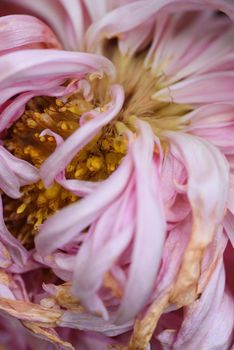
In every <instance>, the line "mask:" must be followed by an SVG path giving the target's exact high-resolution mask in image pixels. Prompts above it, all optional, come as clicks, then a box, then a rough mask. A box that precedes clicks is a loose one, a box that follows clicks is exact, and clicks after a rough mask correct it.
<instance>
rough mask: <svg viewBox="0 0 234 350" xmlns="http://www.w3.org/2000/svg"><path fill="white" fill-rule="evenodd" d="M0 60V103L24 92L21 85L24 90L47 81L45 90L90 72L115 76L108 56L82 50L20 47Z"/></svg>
mask: <svg viewBox="0 0 234 350" xmlns="http://www.w3.org/2000/svg"><path fill="white" fill-rule="evenodd" d="M0 63H1V64H0V76H1V89H3V88H4V99H3V98H1V103H4V102H5V101H6V100H7V99H9V98H10V97H12V96H13V95H15V94H17V93H19V92H22V91H24V87H25V90H35V89H38V90H39V89H42V88H44V85H45V84H48V85H47V87H46V89H47V88H49V87H50V88H52V87H54V86H57V85H59V82H60V84H62V83H63V82H64V81H65V80H66V79H68V78H79V79H81V78H83V77H84V76H86V75H87V74H91V73H94V74H93V75H95V76H97V77H102V76H103V74H104V73H105V74H107V75H109V76H110V77H114V75H115V69H114V66H113V64H112V63H111V62H110V61H109V60H108V59H106V58H105V57H102V56H99V55H95V54H88V53H83V52H79V53H76V52H66V51H58V50H22V51H18V52H13V53H10V54H7V55H4V56H2V57H1V59H0ZM6 88H8V89H7V92H8V90H9V92H8V93H7V94H6ZM13 88H14V90H13ZM6 96H7V97H6Z"/></svg>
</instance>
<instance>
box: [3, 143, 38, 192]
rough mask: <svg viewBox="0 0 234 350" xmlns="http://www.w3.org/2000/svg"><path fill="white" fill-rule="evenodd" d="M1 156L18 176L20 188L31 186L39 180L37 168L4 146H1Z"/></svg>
mask: <svg viewBox="0 0 234 350" xmlns="http://www.w3.org/2000/svg"><path fill="white" fill-rule="evenodd" d="M0 156H1V158H2V159H4V161H5V162H6V164H7V166H8V167H9V168H10V170H11V171H12V172H14V174H15V175H16V176H17V178H18V181H19V184H20V186H24V185H29V184H31V183H34V182H37V181H38V180H39V174H38V170H37V168H35V167H34V166H32V165H31V164H29V163H28V162H26V161H24V160H22V159H19V158H17V157H15V156H13V155H12V154H11V153H10V152H8V151H7V150H6V149H5V148H4V147H2V146H0Z"/></svg>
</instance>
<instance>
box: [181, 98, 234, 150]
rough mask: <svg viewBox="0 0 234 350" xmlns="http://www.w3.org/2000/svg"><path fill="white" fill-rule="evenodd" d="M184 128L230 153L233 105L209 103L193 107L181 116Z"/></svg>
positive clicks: (233, 126)
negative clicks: (185, 124) (184, 124)
mask: <svg viewBox="0 0 234 350" xmlns="http://www.w3.org/2000/svg"><path fill="white" fill-rule="evenodd" d="M183 118H184V121H185V123H187V122H188V123H189V125H188V126H186V127H185V130H186V131H187V132H189V133H192V134H193V135H197V136H200V137H202V138H205V139H206V140H208V141H210V142H211V143H213V144H214V145H216V146H217V147H219V148H220V149H221V151H222V152H223V153H225V154H232V153H233V149H234V148H233V147H234V141H233V134H234V106H233V105H232V104H217V103H216V104H211V105H207V106H203V107H200V108H197V109H195V110H194V111H193V112H191V113H189V114H187V115H186V116H184V117H183Z"/></svg>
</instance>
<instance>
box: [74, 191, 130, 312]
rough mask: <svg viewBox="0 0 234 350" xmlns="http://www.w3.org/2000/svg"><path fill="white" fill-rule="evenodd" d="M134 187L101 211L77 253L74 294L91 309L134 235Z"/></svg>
mask: <svg viewBox="0 0 234 350" xmlns="http://www.w3.org/2000/svg"><path fill="white" fill-rule="evenodd" d="M132 189H133V186H132V184H129V185H128V187H127V189H126V190H125V193H123V195H121V197H120V198H118V199H117V200H116V201H115V202H114V203H113V204H112V205H110V206H109V207H108V208H107V209H106V211H105V212H103V213H102V215H101V216H100V218H99V219H98V220H97V222H96V224H95V225H94V226H93V227H92V228H91V229H90V230H89V237H88V238H87V239H86V240H85V241H84V242H83V245H82V247H81V249H80V250H79V253H78V254H77V259H76V265H75V269H74V271H75V272H74V280H73V293H74V294H75V295H77V296H78V297H79V299H80V300H81V301H82V303H83V304H84V305H85V306H86V307H87V308H88V309H89V310H91V307H90V305H95V303H94V300H95V298H96V300H97V298H98V296H97V294H96V293H97V291H98V290H99V288H100V287H101V286H102V284H103V280H104V275H105V274H106V272H107V271H108V270H110V269H111V267H112V266H113V265H114V264H115V263H116V261H117V259H118V258H119V257H120V255H121V254H122V253H123V251H124V250H125V249H126V247H127V246H128V244H129V243H130V240H131V238H132V235H133V232H134V231H133V230H134V221H133V217H134V215H133V210H134V203H133V201H132V199H133V198H131V197H132V193H131V192H132ZM91 311H92V312H95V311H96V312H97V311H100V310H91Z"/></svg>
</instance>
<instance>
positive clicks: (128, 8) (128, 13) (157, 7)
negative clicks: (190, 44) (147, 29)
mask: <svg viewBox="0 0 234 350" xmlns="http://www.w3.org/2000/svg"><path fill="white" fill-rule="evenodd" d="M200 9H201V10H205V9H210V10H221V11H223V12H225V13H227V14H228V15H229V16H230V17H231V18H234V9H233V4H232V3H230V2H229V1H228V0H224V1H223V0H222V1H221V0H213V1H209V0H192V1H189V2H188V1H185V0H162V1H158V0H149V1H147V6H146V3H145V1H135V2H133V3H130V4H126V5H125V6H121V7H119V8H117V9H115V10H113V11H111V12H109V13H108V14H107V15H106V16H104V17H103V18H101V19H100V20H99V21H97V22H95V23H94V24H93V25H91V26H90V28H89V29H88V32H87V46H88V49H89V50H90V51H93V50H95V49H96V48H97V47H98V46H99V45H100V40H102V39H103V38H104V37H106V38H112V37H118V38H120V39H122V38H123V40H124V39H125V38H127V37H128V36H131V35H133V36H134V35H135V32H134V31H133V29H136V28H137V27H139V26H141V25H142V24H144V23H147V22H148V23H149V26H150V19H151V18H153V17H154V18H155V22H157V20H158V18H160V16H161V15H162V14H164V13H165V14H169V13H173V12H178V11H191V10H200ZM131 41H132V39H130V42H131Z"/></svg>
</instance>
